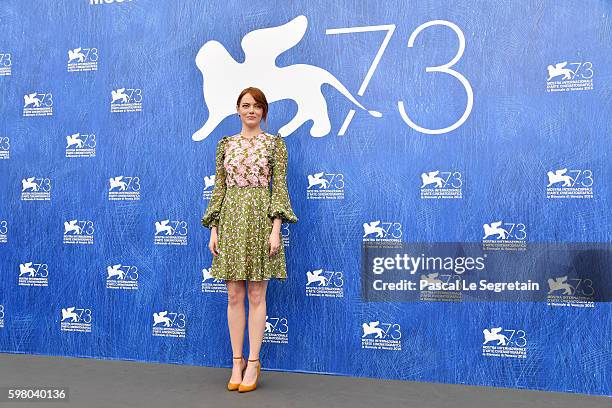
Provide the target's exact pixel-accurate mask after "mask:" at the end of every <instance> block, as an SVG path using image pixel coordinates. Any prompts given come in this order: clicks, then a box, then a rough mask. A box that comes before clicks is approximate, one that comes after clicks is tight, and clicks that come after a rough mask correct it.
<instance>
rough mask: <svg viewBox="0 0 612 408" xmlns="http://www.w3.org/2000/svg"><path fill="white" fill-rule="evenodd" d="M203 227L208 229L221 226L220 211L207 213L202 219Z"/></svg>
mask: <svg viewBox="0 0 612 408" xmlns="http://www.w3.org/2000/svg"><path fill="white" fill-rule="evenodd" d="M202 226H204V227H206V228H209V229H210V228H212V227H218V226H219V211H206V214H204V217H203V218H202Z"/></svg>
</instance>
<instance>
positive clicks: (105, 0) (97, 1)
mask: <svg viewBox="0 0 612 408" xmlns="http://www.w3.org/2000/svg"><path fill="white" fill-rule="evenodd" d="M130 1H132V0H89V5H90V6H97V5H103V4H122V3H128V2H130Z"/></svg>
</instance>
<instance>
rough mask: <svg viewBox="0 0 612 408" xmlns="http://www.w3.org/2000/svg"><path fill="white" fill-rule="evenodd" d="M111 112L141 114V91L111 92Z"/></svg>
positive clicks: (123, 90)
mask: <svg viewBox="0 0 612 408" xmlns="http://www.w3.org/2000/svg"><path fill="white" fill-rule="evenodd" d="M111 97H112V100H111V112H112V113H122V112H142V89H140V88H118V89H115V90H112V91H111Z"/></svg>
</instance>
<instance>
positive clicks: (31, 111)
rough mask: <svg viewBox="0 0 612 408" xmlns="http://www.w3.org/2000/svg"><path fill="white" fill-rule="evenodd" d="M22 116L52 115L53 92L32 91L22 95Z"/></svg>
mask: <svg viewBox="0 0 612 408" xmlns="http://www.w3.org/2000/svg"><path fill="white" fill-rule="evenodd" d="M23 116H24V117H29V116H53V94H51V93H45V92H42V93H41V92H32V93H29V94H25V95H24V96H23Z"/></svg>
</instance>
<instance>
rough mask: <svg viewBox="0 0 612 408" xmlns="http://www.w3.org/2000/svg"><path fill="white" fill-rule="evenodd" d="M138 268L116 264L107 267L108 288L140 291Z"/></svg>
mask: <svg viewBox="0 0 612 408" xmlns="http://www.w3.org/2000/svg"><path fill="white" fill-rule="evenodd" d="M138 278H139V273H138V267H137V266H134V265H122V264H115V265H109V266H107V267H106V288H107V289H121V290H138Z"/></svg>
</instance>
